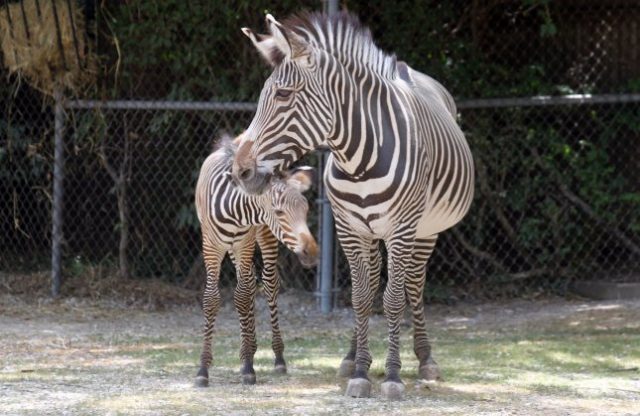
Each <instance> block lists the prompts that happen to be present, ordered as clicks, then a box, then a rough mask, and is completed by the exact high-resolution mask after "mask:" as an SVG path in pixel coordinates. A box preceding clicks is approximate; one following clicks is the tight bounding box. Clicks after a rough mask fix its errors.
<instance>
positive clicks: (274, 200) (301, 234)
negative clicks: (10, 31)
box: [265, 166, 318, 267]
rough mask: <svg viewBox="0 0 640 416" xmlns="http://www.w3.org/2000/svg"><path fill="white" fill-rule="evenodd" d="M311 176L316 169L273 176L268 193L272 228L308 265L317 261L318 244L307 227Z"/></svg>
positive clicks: (279, 238) (266, 213)
mask: <svg viewBox="0 0 640 416" xmlns="http://www.w3.org/2000/svg"><path fill="white" fill-rule="evenodd" d="M312 178H313V168H310V167H308V166H304V167H300V168H297V169H294V170H292V171H289V172H286V173H285V174H284V177H283V178H273V179H272V180H271V181H270V186H269V189H268V191H266V193H265V194H266V201H267V204H268V205H269V206H268V207H265V216H266V222H267V225H268V226H269V229H270V230H271V232H273V233H274V235H275V236H276V237H277V238H278V240H280V241H282V242H283V243H284V244H285V245H286V246H287V247H288V248H289V249H290V250H291V251H293V252H294V253H296V255H297V256H298V259H299V260H300V263H302V265H303V266H305V267H311V266H314V265H315V264H316V263H317V260H318V245H317V243H316V240H315V239H314V238H313V236H312V235H311V232H310V231H309V227H308V226H307V214H308V212H309V203H308V201H307V198H305V196H304V195H303V194H302V193H303V192H306V191H307V190H308V189H309V188H310V187H311V183H312Z"/></svg>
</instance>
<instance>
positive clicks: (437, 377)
mask: <svg viewBox="0 0 640 416" xmlns="http://www.w3.org/2000/svg"><path fill="white" fill-rule="evenodd" d="M418 376H419V377H420V378H422V379H424V380H427V381H444V380H443V379H442V376H441V374H440V368H439V367H438V363H436V362H435V360H434V359H433V358H429V359H428V360H427V362H426V363H425V364H424V365H421V366H420V368H419V369H418Z"/></svg>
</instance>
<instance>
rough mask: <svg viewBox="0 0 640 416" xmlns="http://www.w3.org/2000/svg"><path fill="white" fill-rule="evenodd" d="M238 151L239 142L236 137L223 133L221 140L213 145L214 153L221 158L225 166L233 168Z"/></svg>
mask: <svg viewBox="0 0 640 416" xmlns="http://www.w3.org/2000/svg"><path fill="white" fill-rule="evenodd" d="M237 151H238V142H237V140H236V138H235V137H232V136H230V135H229V134H227V133H223V134H222V136H221V137H220V139H219V140H218V141H217V142H216V143H215V144H214V145H213V152H214V153H217V154H218V155H219V156H220V160H222V161H223V162H224V164H225V166H228V167H231V164H232V163H233V158H234V157H235V155H236V152H237Z"/></svg>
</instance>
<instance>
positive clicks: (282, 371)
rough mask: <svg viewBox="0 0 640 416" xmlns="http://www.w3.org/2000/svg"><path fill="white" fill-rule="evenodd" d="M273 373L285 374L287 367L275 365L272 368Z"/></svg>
mask: <svg viewBox="0 0 640 416" xmlns="http://www.w3.org/2000/svg"><path fill="white" fill-rule="evenodd" d="M273 372H274V373H276V374H287V366H286V365H285V364H276V365H275V366H274V367H273Z"/></svg>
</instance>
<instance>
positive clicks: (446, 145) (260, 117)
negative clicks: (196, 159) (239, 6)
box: [232, 12, 474, 398]
mask: <svg viewBox="0 0 640 416" xmlns="http://www.w3.org/2000/svg"><path fill="white" fill-rule="evenodd" d="M267 24H268V26H269V29H270V32H271V34H270V35H256V34H254V33H253V32H252V31H251V30H249V29H246V28H243V32H244V33H245V34H246V35H247V36H248V37H249V38H250V39H251V40H252V42H253V43H254V45H255V46H256V48H257V49H258V51H260V52H261V54H262V55H263V56H264V57H265V58H266V59H267V61H268V62H269V63H270V64H271V65H272V66H273V67H274V71H273V73H272V74H271V76H270V77H269V79H267V81H266V82H265V84H264V87H263V90H262V93H261V95H260V101H259V103H258V109H257V112H256V115H255V117H254V119H253V121H252V123H251V125H250V126H249V128H248V129H247V131H246V136H245V138H244V139H243V141H242V143H241V145H240V148H239V149H238V152H237V154H236V159H235V161H234V165H233V169H232V173H233V175H234V176H235V177H236V178H237V180H238V181H239V183H240V184H241V185H242V186H243V187H244V188H245V189H246V190H247V191H248V192H253V193H259V192H261V191H262V190H263V189H264V187H265V184H266V183H268V180H269V178H270V177H271V175H272V174H273V173H275V172H277V171H281V170H283V169H285V168H286V167H287V166H288V165H289V164H290V163H292V162H293V161H295V160H297V159H299V158H300V157H302V156H303V155H304V154H305V153H307V152H309V151H310V150H312V149H314V148H315V147H317V146H319V145H320V144H323V143H326V144H327V145H328V146H329V147H330V149H331V157H330V158H329V162H328V168H327V170H326V174H325V184H326V187H327V192H328V195H329V199H330V201H331V204H332V208H333V213H334V215H335V219H336V229H337V234H338V238H339V240H340V243H341V245H342V248H343V250H344V252H345V254H346V257H347V259H348V262H349V267H350V271H351V280H352V287H353V292H352V296H353V299H352V302H353V306H354V309H355V314H356V338H357V348H356V354H355V371H354V373H353V375H352V378H351V379H350V380H349V383H348V385H347V390H346V394H347V395H349V396H354V397H363V396H369V395H370V391H371V383H370V381H369V380H368V376H367V374H368V370H369V367H370V364H371V355H370V353H369V348H368V318H369V315H370V311H371V304H372V299H373V295H374V293H373V291H372V290H371V286H372V281H373V280H374V279H370V277H369V273H370V270H372V269H374V266H372V260H374V259H375V256H373V255H372V253H373V252H375V247H374V244H375V243H376V241H377V240H383V241H384V242H385V244H386V247H387V252H388V256H389V258H388V275H389V278H388V282H387V286H386V288H385V291H384V298H383V299H384V311H385V315H386V316H387V321H388V329H389V349H388V355H387V360H386V374H385V380H384V382H383V383H382V386H381V391H382V394H383V396H385V397H387V398H399V397H401V396H402V393H403V391H404V385H403V384H402V381H401V379H400V376H399V373H400V364H401V363H400V354H399V339H398V337H399V324H400V318H401V315H402V312H403V310H404V308H405V297H406V298H408V299H409V301H410V306H411V309H412V314H413V323H414V326H415V332H414V350H415V352H416V355H417V356H418V358H419V361H420V365H419V366H420V373H421V374H422V375H424V374H427V375H429V374H431V375H435V374H437V371H438V370H437V365H436V364H435V361H433V359H432V358H431V347H430V344H429V341H428V338H427V332H426V327H425V320H424V306H423V299H422V291H423V288H424V283H425V274H424V270H425V266H426V263H427V260H428V259H429V256H430V255H431V252H432V250H433V248H434V246H435V243H436V239H437V236H438V234H439V233H440V232H442V231H444V230H446V229H448V228H450V227H452V226H453V225H455V224H456V223H458V222H459V221H460V220H461V219H462V218H463V217H464V216H465V214H466V213H467V211H468V209H469V206H470V204H471V201H472V199H473V190H474V189H473V183H474V173H473V159H472V156H471V152H470V150H469V147H468V145H467V142H466V140H465V138H464V135H463V133H462V131H461V129H460V128H459V126H458V125H457V123H456V120H455V113H456V108H455V104H454V102H453V99H452V97H451V95H450V94H449V93H448V92H447V90H446V89H445V88H444V87H443V86H442V85H440V84H439V83H438V82H436V81H435V80H433V79H432V78H430V77H428V76H427V75H424V74H421V73H420V72H418V71H415V70H413V69H411V68H410V67H409V66H408V65H407V64H405V63H403V62H399V61H397V60H396V58H395V56H393V55H387V54H385V53H384V52H382V51H381V50H380V49H378V48H377V47H376V46H375V44H374V43H373V40H372V38H371V34H370V32H369V30H368V29H366V28H364V27H363V26H362V25H361V24H360V22H359V20H358V19H357V17H355V16H353V15H351V14H349V13H347V12H341V13H338V14H337V15H332V16H331V17H327V16H326V15H324V14H320V13H304V14H300V15H295V16H293V17H290V18H288V19H287V20H286V21H284V22H283V23H280V22H278V21H276V20H275V19H274V18H273V17H272V16H271V15H268V16H267Z"/></svg>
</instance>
